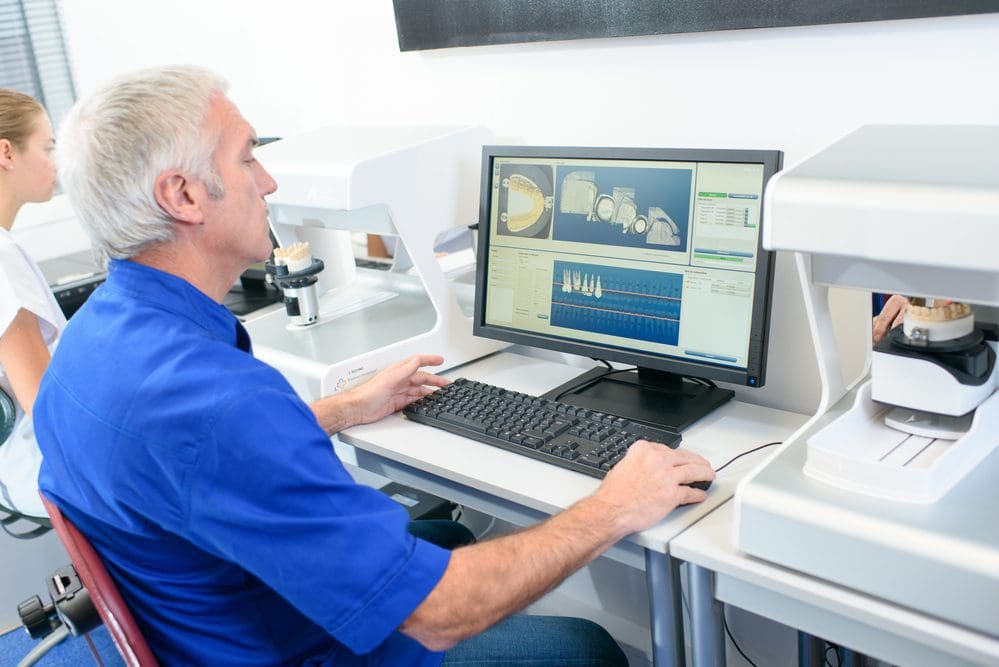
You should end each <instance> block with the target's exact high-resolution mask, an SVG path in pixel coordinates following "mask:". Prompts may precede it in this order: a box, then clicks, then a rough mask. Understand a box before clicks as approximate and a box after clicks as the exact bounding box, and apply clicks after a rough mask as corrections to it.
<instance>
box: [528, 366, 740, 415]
mask: <svg viewBox="0 0 999 667" xmlns="http://www.w3.org/2000/svg"><path fill="white" fill-rule="evenodd" d="M733 396H735V392H734V391H732V390H731V389H722V388H720V387H711V386H708V385H707V384H701V383H700V382H691V381H689V380H684V379H683V376H682V375H677V374H676V373H667V372H664V371H657V370H654V369H651V368H641V367H639V369H638V372H637V373H635V372H628V373H621V372H619V373H610V374H608V371H607V369H605V368H594V369H591V370H589V371H587V372H586V373H583V374H582V375H580V376H578V377H576V378H574V379H572V380H570V381H568V382H566V383H565V384H563V385H561V386H559V387H556V388H555V389H552V390H551V391H550V392H548V393H547V394H545V395H544V396H543V398H547V399H550V400H559V401H562V402H563V403H570V404H572V405H575V406H577V407H581V408H586V409H588V410H596V411H598V412H607V413H610V414H614V415H618V416H620V417H625V418H627V419H632V420H635V421H639V422H643V423H646V424H649V425H651V426H657V427H659V428H668V429H672V430H675V431H682V430H684V429H685V428H687V427H688V426H690V425H691V424H693V423H694V422H695V421H697V420H698V419H700V418H701V417H703V416H704V415H706V414H708V413H709V412H711V411H712V410H714V409H715V408H717V407H719V406H721V405H723V404H724V403H725V402H726V401H728V400H730V399H731V398H732V397H733Z"/></svg>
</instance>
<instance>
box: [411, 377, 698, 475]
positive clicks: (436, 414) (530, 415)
mask: <svg viewBox="0 0 999 667" xmlns="http://www.w3.org/2000/svg"><path fill="white" fill-rule="evenodd" d="M403 414H405V415H406V417H408V418H409V419H411V420H412V421H414V422H418V423H421V424H428V425H430V426H435V427H437V428H440V429H443V430H445V431H450V432H451V433H456V434H458V435H463V436H465V437H466V438H471V439H472V440H477V441H479V442H483V443H486V444H488V445H493V446H495V447H501V448H503V449H506V450H508V451H511V452H516V453H518V454H523V455H524V456H529V457H531V458H533V459H538V460H540V461H545V462H547V463H551V464H553V465H556V466H559V467H561V468H567V469H569V470H575V471H577V472H581V473H584V474H587V475H591V476H593V477H600V478H602V477H604V476H605V475H606V474H607V471H608V470H610V469H611V468H612V467H614V464H616V463H617V462H618V461H620V460H621V459H622V458H624V455H625V454H626V453H627V452H628V447H630V446H631V444H632V443H634V442H635V441H636V440H651V441H653V442H661V443H662V444H664V445H667V446H669V447H672V448H676V447H677V446H679V444H680V434H679V433H677V432H676V431H670V430H666V429H661V428H655V427H653V426H648V425H646V424H642V423H639V422H635V421H631V420H629V419H626V418H623V417H618V416H615V415H609V414H606V413H603V412H596V411H594V410H587V409H585V408H580V407H577V406H574V405H570V404H568V403H561V402H559V401H551V400H548V399H544V398H539V397H537V396H531V395H529V394H521V393H518V392H515V391H508V390H506V389H503V388H501V387H496V386H494V385H490V384H484V383H482V382H475V381H473V380H467V379H465V378H459V379H457V380H455V381H454V382H452V383H451V384H449V385H447V386H446V387H442V388H440V389H438V390H437V391H435V392H434V393H432V394H429V395H428V396H425V397H423V398H421V399H420V400H418V401H415V402H414V403H411V404H410V405H408V406H407V407H406V408H405V409H404V410H403Z"/></svg>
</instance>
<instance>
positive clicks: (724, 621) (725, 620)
mask: <svg viewBox="0 0 999 667" xmlns="http://www.w3.org/2000/svg"><path fill="white" fill-rule="evenodd" d="M746 453H747V454H748V453H749V452H746ZM722 625H723V626H725V634H727V635H728V638H729V639H731V640H732V646H734V647H735V650H736V651H738V652H739V655H741V656H742V657H743V658H745V660H746V662H748V663H749V664H750V665H752V666H753V667H756V663H755V662H753V661H752V660H750V659H749V656H748V655H746V653H745V651H743V650H742V648H741V647H740V646H739V642H737V641H735V637H733V636H732V631H731V630H729V629H728V615H727V614H726V613H725V607H722Z"/></svg>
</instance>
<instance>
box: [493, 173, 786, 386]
mask: <svg viewBox="0 0 999 667" xmlns="http://www.w3.org/2000/svg"><path fill="white" fill-rule="evenodd" d="M490 169H491V173H490V174H489V176H488V178H489V188H490V189H491V193H490V196H489V199H488V207H489V208H488V216H489V225H488V230H483V231H484V232H485V233H487V234H488V239H487V242H486V243H485V244H483V245H482V246H480V247H482V248H484V249H485V250H486V252H487V257H486V258H485V259H486V262H485V265H486V275H485V276H484V279H485V283H484V297H485V304H484V305H485V311H484V313H483V316H484V324H485V325H486V326H491V327H500V328H504V329H508V330H514V331H520V332H524V333H525V334H530V335H534V336H538V337H540V338H546V339H560V340H566V341H578V342H579V343H583V344H587V345H592V346H595V347H596V348H603V349H619V350H629V351H633V352H636V353H639V354H651V355H656V356H665V357H672V358H676V359H680V360H686V361H689V362H693V363H698V364H710V365H717V366H722V367H730V368H739V369H745V368H747V366H749V365H750V364H749V356H750V338H751V335H750V334H751V325H752V321H753V314H754V295H755V294H757V293H758V292H757V289H756V287H757V285H756V281H757V280H758V276H760V275H761V272H759V271H757V269H758V268H759V267H758V266H757V261H758V259H759V258H758V255H759V253H760V250H759V249H760V238H759V234H760V216H761V206H762V198H763V188H764V185H765V182H766V178H767V177H768V176H769V174H767V173H766V171H765V165H763V164H759V163H733V162H701V161H690V162H684V161H664V160H652V159H650V160H643V159H633V160H623V159H583V158H571V159H566V158H545V157H534V156H531V157H495V158H494V159H492V161H491V167H490Z"/></svg>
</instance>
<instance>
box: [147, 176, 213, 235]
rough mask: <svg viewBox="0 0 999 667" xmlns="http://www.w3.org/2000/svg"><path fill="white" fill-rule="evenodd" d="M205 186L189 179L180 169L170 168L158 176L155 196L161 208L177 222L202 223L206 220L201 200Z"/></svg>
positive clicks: (154, 188)
mask: <svg viewBox="0 0 999 667" xmlns="http://www.w3.org/2000/svg"><path fill="white" fill-rule="evenodd" d="M203 190H204V186H203V185H202V184H201V183H200V182H198V181H194V180H191V179H189V178H188V177H187V176H185V175H184V173H183V172H181V171H180V170H179V169H168V170H167V171H164V172H163V173H161V174H160V175H159V176H157V177H156V182H155V183H154V184H153V196H154V197H155V198H156V203H157V204H159V205H160V208H162V209H163V211H164V212H165V213H166V214H167V215H169V216H170V217H171V218H173V219H174V220H176V221H177V222H182V223H187V224H190V225H201V224H204V222H205V214H204V211H202V210H201V205H200V202H202V201H204V197H203V195H204V193H203V192H202V191H203Z"/></svg>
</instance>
